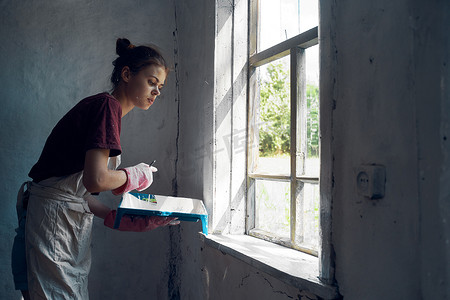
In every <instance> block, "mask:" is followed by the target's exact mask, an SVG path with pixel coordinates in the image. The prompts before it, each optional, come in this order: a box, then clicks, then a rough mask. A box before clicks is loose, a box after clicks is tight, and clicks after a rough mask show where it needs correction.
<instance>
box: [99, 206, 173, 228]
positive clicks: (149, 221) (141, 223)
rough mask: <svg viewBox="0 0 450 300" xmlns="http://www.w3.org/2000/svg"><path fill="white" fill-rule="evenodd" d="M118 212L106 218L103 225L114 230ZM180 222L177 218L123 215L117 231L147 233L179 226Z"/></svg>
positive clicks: (113, 211) (111, 213)
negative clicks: (164, 227)
mask: <svg viewBox="0 0 450 300" xmlns="http://www.w3.org/2000/svg"><path fill="white" fill-rule="evenodd" d="M116 214H117V212H116V211H115V210H112V211H111V212H110V213H109V214H108V215H107V216H106V218H105V221H104V222H103V224H105V226H106V227H109V228H111V229H115V228H114V221H115V219H116ZM178 224H180V221H178V220H177V218H172V217H159V216H133V217H131V216H128V215H123V216H122V219H121V220H120V225H119V228H117V230H120V231H134V232H145V231H150V230H153V229H155V228H158V227H162V226H167V225H178Z"/></svg>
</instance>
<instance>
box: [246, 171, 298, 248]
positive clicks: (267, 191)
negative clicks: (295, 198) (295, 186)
mask: <svg viewBox="0 0 450 300" xmlns="http://www.w3.org/2000/svg"><path fill="white" fill-rule="evenodd" d="M255 184H256V199H255V227H256V228H257V229H260V230H264V231H266V232H268V233H270V234H272V235H275V236H278V237H281V238H286V239H289V237H290V198H291V193H290V184H289V182H279V181H271V180H258V179H257V180H256V183H255Z"/></svg>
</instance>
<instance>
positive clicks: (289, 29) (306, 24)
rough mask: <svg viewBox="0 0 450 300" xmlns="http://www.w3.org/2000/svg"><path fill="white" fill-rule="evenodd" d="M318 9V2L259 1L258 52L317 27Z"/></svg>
mask: <svg viewBox="0 0 450 300" xmlns="http://www.w3.org/2000/svg"><path fill="white" fill-rule="evenodd" d="M318 7H319V6H318V0H260V1H259V9H260V23H259V48H258V51H262V50H265V49H267V48H270V47H272V46H274V45H276V44H278V43H280V42H282V41H285V40H287V39H289V38H291V37H294V36H296V35H298V34H299V33H301V32H304V31H307V30H309V29H311V28H313V27H316V26H318V24H319V13H318Z"/></svg>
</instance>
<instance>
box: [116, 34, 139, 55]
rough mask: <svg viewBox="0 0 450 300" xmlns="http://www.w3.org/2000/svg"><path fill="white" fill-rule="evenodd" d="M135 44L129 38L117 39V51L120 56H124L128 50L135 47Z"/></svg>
mask: <svg viewBox="0 0 450 300" xmlns="http://www.w3.org/2000/svg"><path fill="white" fill-rule="evenodd" d="M134 47H135V46H134V45H133V44H132V43H131V42H130V41H129V40H128V39H125V38H123V39H117V42H116V53H117V55H119V56H124V55H126V54H127V52H128V51H129V50H131V49H133V48H134Z"/></svg>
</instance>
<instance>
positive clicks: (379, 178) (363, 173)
mask: <svg viewBox="0 0 450 300" xmlns="http://www.w3.org/2000/svg"><path fill="white" fill-rule="evenodd" d="M356 174H357V175H356V187H357V190H358V194H360V195H361V196H364V197H368V198H370V199H380V198H383V197H384V187H385V184H386V169H385V167H384V166H382V165H375V164H372V165H362V166H360V167H359V168H358V170H357V172H356Z"/></svg>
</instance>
